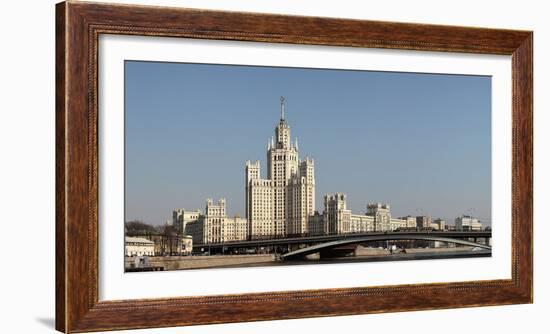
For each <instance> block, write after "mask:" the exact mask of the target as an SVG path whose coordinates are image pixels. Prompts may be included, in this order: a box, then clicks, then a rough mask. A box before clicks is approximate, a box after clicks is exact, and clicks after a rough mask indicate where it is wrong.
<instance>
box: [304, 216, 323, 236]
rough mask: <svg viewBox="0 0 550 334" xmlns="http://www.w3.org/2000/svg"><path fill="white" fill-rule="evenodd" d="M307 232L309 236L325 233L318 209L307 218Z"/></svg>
mask: <svg viewBox="0 0 550 334" xmlns="http://www.w3.org/2000/svg"><path fill="white" fill-rule="evenodd" d="M308 233H309V235H311V236H315V235H323V234H325V221H324V216H323V215H322V214H320V213H319V212H318V211H315V213H314V214H313V215H312V216H309V218H308Z"/></svg>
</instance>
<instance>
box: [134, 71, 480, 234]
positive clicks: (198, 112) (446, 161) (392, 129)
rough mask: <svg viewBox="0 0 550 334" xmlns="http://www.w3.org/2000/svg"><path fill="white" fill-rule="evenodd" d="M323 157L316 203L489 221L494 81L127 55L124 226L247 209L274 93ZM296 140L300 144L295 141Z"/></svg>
mask: <svg viewBox="0 0 550 334" xmlns="http://www.w3.org/2000/svg"><path fill="white" fill-rule="evenodd" d="M280 96H284V97H285V99H286V108H285V113H286V119H287V122H288V123H289V125H290V127H291V134H292V137H293V138H294V137H296V136H297V137H298V141H299V146H300V156H301V157H305V156H306V155H307V156H311V157H313V158H314V159H315V174H316V175H315V176H316V195H317V201H316V209H317V210H319V211H322V209H323V208H322V198H323V195H324V194H325V193H331V192H344V193H346V194H347V196H348V208H351V209H352V211H353V212H356V213H363V212H365V207H366V203H367V202H388V203H390V204H391V206H392V216H395V217H397V216H402V215H408V214H410V215H419V214H426V215H431V216H432V217H434V218H437V217H442V218H444V219H447V220H451V219H454V218H455V217H457V216H459V215H461V214H464V213H473V214H474V215H476V216H478V217H480V218H481V219H482V220H483V223H484V224H487V223H488V222H490V219H491V78H490V77H487V76H462V75H441V74H419V73H394V72H372V71H343V70H324V69H301V68H276V67H256V66H233V65H208V64H184V63H160V62H137V61H126V65H125V148H126V152H125V154H126V157H125V159H126V160H125V161H126V164H125V187H126V189H125V190H126V194H125V196H126V197H125V201H126V220H132V219H140V220H143V221H145V222H148V223H151V224H154V225H157V224H161V223H163V222H164V221H165V220H166V219H169V218H171V212H172V209H173V208H187V209H195V208H199V209H202V210H204V206H205V201H206V199H207V198H214V199H215V200H217V199H218V198H220V197H225V198H226V200H227V205H228V213H229V214H231V215H233V214H240V215H244V165H245V161H246V160H252V161H255V160H260V161H261V166H262V177H266V172H267V170H266V145H267V141H268V139H269V138H271V136H272V135H273V134H274V132H273V131H274V128H275V126H276V125H277V122H278V120H279V97H280ZM293 140H294V139H293Z"/></svg>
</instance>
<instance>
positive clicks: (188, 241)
mask: <svg viewBox="0 0 550 334" xmlns="http://www.w3.org/2000/svg"><path fill="white" fill-rule="evenodd" d="M180 245H181V248H180V255H191V253H192V252H193V237H192V236H190V235H184V236H183V237H181V244H180Z"/></svg>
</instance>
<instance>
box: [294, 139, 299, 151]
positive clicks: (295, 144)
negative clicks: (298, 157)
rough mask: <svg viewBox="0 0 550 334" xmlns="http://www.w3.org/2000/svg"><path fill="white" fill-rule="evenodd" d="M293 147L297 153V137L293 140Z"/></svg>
mask: <svg viewBox="0 0 550 334" xmlns="http://www.w3.org/2000/svg"><path fill="white" fill-rule="evenodd" d="M294 147H295V148H296V151H298V137H295V138H294Z"/></svg>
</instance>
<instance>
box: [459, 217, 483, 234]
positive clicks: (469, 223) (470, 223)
mask: <svg viewBox="0 0 550 334" xmlns="http://www.w3.org/2000/svg"><path fill="white" fill-rule="evenodd" d="M455 230H457V231H481V230H482V225H481V222H480V221H479V219H477V218H474V217H472V216H468V215H462V216H460V217H457V218H456V219H455Z"/></svg>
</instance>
